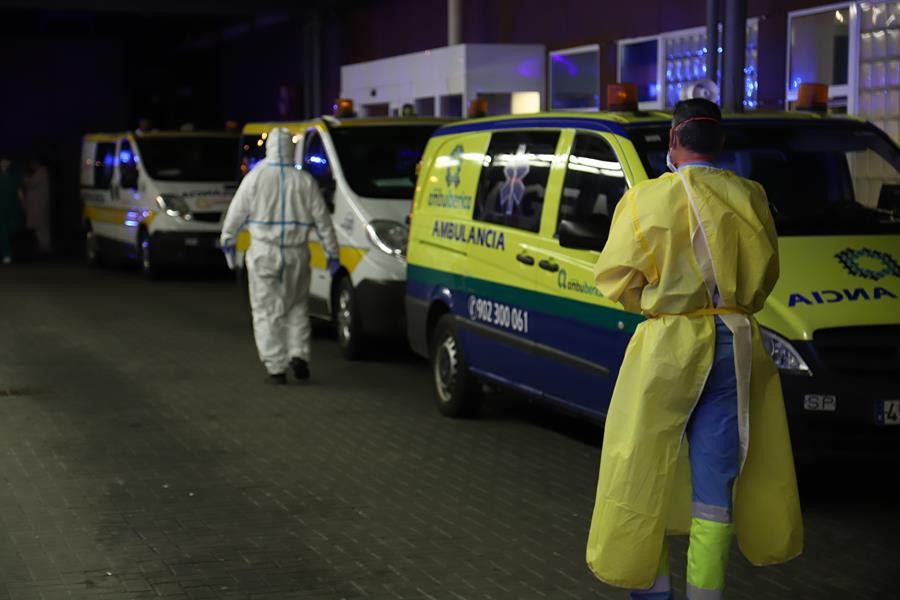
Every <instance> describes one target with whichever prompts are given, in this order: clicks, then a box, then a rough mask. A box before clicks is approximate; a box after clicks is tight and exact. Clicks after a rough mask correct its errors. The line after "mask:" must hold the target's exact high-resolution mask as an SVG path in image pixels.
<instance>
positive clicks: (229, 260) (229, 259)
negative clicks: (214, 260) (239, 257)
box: [222, 240, 237, 271]
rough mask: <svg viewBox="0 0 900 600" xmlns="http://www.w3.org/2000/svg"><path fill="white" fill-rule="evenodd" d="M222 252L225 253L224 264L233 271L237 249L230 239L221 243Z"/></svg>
mask: <svg viewBox="0 0 900 600" xmlns="http://www.w3.org/2000/svg"><path fill="white" fill-rule="evenodd" d="M222 252H223V253H224V254H225V264H227V265H228V268H229V269H231V270H232V271H234V267H235V254H236V252H237V249H236V248H235V247H234V244H233V243H231V240H228V241H227V242H225V243H223V244H222Z"/></svg>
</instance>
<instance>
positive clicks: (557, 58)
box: [551, 54, 578, 77]
mask: <svg viewBox="0 0 900 600" xmlns="http://www.w3.org/2000/svg"><path fill="white" fill-rule="evenodd" d="M551 60H552V61H553V62H555V63H559V64H561V65H562V66H563V67H565V69H566V72H567V73H568V74H569V76H571V77H575V76H576V75H578V67H577V66H576V65H575V63H574V62H572V61H571V60H569V58H568V57H567V56H565V55H564V54H554V55H553V56H552V57H551Z"/></svg>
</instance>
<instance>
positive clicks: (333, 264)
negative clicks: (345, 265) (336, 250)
mask: <svg viewBox="0 0 900 600" xmlns="http://www.w3.org/2000/svg"><path fill="white" fill-rule="evenodd" d="M340 270H341V261H340V259H337V258H329V259H328V272H329V273H331V276H332V277H334V276H335V275H337V272H338V271H340Z"/></svg>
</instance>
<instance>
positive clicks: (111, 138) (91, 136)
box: [82, 133, 123, 142]
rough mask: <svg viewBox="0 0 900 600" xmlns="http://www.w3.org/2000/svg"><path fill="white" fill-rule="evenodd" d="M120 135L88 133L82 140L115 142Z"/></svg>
mask: <svg viewBox="0 0 900 600" xmlns="http://www.w3.org/2000/svg"><path fill="white" fill-rule="evenodd" d="M122 135H123V134H121V133H88V134H85V136H84V138H82V139H83V140H84V141H85V142H115V141H117V140H118V139H119V138H120V137H122Z"/></svg>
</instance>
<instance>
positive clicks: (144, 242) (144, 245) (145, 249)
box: [141, 237, 153, 272]
mask: <svg viewBox="0 0 900 600" xmlns="http://www.w3.org/2000/svg"><path fill="white" fill-rule="evenodd" d="M141 266H142V267H143V268H144V271H145V272H148V271H150V268H151V267H152V266H153V263H152V261H151V259H150V240H148V239H147V238H146V237H144V238H141Z"/></svg>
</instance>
